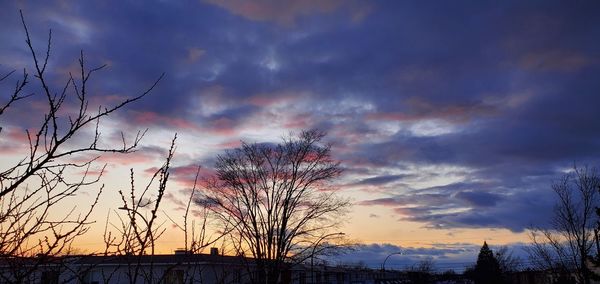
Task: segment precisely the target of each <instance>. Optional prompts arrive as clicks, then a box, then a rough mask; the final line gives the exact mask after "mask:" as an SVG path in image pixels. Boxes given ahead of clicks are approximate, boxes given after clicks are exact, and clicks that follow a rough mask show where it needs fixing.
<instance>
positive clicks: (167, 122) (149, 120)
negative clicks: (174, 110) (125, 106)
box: [133, 111, 200, 130]
mask: <svg viewBox="0 0 600 284" xmlns="http://www.w3.org/2000/svg"><path fill="white" fill-rule="evenodd" d="M133 121H134V122H135V123H137V124H142V125H157V124H158V125H164V126H168V127H174V128H176V129H185V130H200V129H199V127H198V126H197V125H196V124H195V123H193V122H192V121H189V120H185V119H181V118H176V117H168V116H164V115H161V114H158V113H155V112H151V111H142V112H135V114H134V115H133Z"/></svg>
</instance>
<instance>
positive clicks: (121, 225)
mask: <svg viewBox="0 0 600 284" xmlns="http://www.w3.org/2000/svg"><path fill="white" fill-rule="evenodd" d="M176 139H177V135H175V137H174V138H173V140H172V141H171V146H170V148H169V151H168V153H167V157H166V158H165V162H164V164H163V165H162V167H160V168H159V169H157V170H156V171H155V172H154V174H153V175H152V177H151V178H150V180H149V181H148V183H147V184H146V186H144V187H143V188H142V190H141V192H138V190H136V187H135V175H134V170H133V169H131V170H130V172H131V173H130V178H131V183H130V188H129V192H127V193H124V192H123V191H122V190H119V195H120V196H121V201H122V206H121V207H119V208H118V210H120V211H121V212H123V214H121V212H116V216H118V219H119V222H118V223H117V224H111V225H112V226H113V227H114V228H115V229H116V230H115V231H116V234H113V232H112V231H108V230H107V229H105V233H104V242H105V252H104V255H105V256H106V255H113V256H120V259H119V260H120V261H122V262H124V263H125V264H127V270H128V271H127V277H128V280H129V283H137V280H138V279H144V280H145V281H146V282H147V283H154V282H160V276H158V278H157V276H156V275H155V273H154V272H155V271H154V267H153V263H152V262H150V263H149V265H148V269H145V268H143V267H142V265H141V264H142V263H141V262H142V259H143V257H144V256H147V255H151V256H152V255H154V254H155V247H156V242H157V241H158V239H159V238H160V237H161V235H162V234H163V233H164V232H165V230H166V229H165V228H164V226H163V225H164V221H161V220H160V218H159V212H160V211H159V209H160V205H161V202H162V200H163V197H164V195H165V191H166V189H167V182H168V181H169V174H170V168H171V163H172V159H173V154H174V153H175V140H176ZM154 187H156V191H155V192H154V191H153V190H152V188H154ZM153 193H154V194H153ZM122 215H125V216H124V217H123V216H122ZM107 222H109V220H107ZM113 274H114V273H113V272H111V273H109V275H113ZM157 279H158V280H157ZM106 280H107V281H108V282H110V277H107V278H106Z"/></svg>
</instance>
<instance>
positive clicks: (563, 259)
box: [528, 167, 600, 284]
mask: <svg viewBox="0 0 600 284" xmlns="http://www.w3.org/2000/svg"><path fill="white" fill-rule="evenodd" d="M599 185H600V174H599V173H598V171H597V170H596V169H595V168H588V167H584V168H577V167H574V168H573V171H571V172H569V173H567V174H565V175H564V176H563V177H562V178H561V179H560V180H558V181H557V182H555V183H554V184H553V185H552V189H554V192H555V193H556V195H557V197H558V202H557V204H556V206H555V207H554V216H553V218H552V220H551V223H550V225H551V228H549V229H543V228H534V229H532V230H531V235H530V236H531V239H532V245H531V246H530V247H529V248H528V251H529V254H530V257H531V259H532V262H533V264H535V265H536V266H537V268H539V269H549V270H552V271H554V272H555V273H569V272H570V271H574V272H575V274H576V276H577V280H578V282H579V283H584V284H587V283H590V277H591V274H592V273H591V271H590V269H589V268H588V265H589V264H588V262H589V260H591V257H593V256H594V255H596V253H597V252H596V248H595V246H594V240H595V236H594V228H595V227H596V224H597V220H598V216H597V215H596V212H595V211H596V208H597V206H598V201H599V197H600V195H599V194H598V186H599Z"/></svg>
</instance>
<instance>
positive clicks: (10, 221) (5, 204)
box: [0, 14, 162, 283]
mask: <svg viewBox="0 0 600 284" xmlns="http://www.w3.org/2000/svg"><path fill="white" fill-rule="evenodd" d="M21 20H22V24H23V28H24V31H25V37H26V40H25V42H26V44H27V47H28V49H29V52H30V54H31V58H32V61H33V66H34V69H35V70H34V76H33V77H34V78H35V81H37V83H38V87H39V93H35V92H34V93H25V89H26V88H25V87H26V86H28V85H29V83H30V81H29V79H30V77H29V73H28V72H27V70H26V69H24V70H23V74H22V77H21V78H20V79H17V80H15V81H16V82H14V83H15V84H14V86H15V87H14V88H12V91H11V92H10V93H9V94H8V96H7V97H8V99H6V100H5V99H4V98H5V97H4V96H2V100H3V101H1V102H0V118H3V119H4V118H6V115H7V114H8V113H10V112H11V110H12V109H13V107H14V106H15V105H17V104H19V103H20V102H21V101H23V100H26V99H27V100H35V99H36V98H37V97H39V96H41V97H39V98H38V99H37V100H38V101H39V102H43V104H42V105H43V106H44V108H45V109H44V110H43V111H41V112H40V113H32V114H31V117H36V114H37V115H39V117H40V118H41V121H40V122H39V124H38V125H37V126H34V127H32V128H28V129H26V130H25V136H26V141H23V142H22V144H24V145H23V146H25V147H24V149H23V151H22V152H14V153H13V154H14V155H15V156H20V157H18V159H16V160H15V161H14V162H10V159H7V160H4V161H3V163H2V165H0V255H1V256H2V257H3V259H2V261H3V263H4V264H3V267H4V268H6V267H9V268H10V267H13V266H14V268H15V269H11V271H10V273H0V277H3V278H4V279H2V281H5V282H10V283H13V282H22V281H25V280H26V279H27V278H28V276H29V275H30V274H31V273H32V272H33V271H35V270H36V269H37V267H39V265H41V264H43V263H45V262H47V261H50V260H53V259H54V256H57V255H60V254H64V253H66V252H68V251H69V250H70V247H71V244H72V242H73V240H74V239H75V238H77V237H79V236H81V235H83V234H84V233H86V232H87V231H88V229H89V224H90V223H92V221H91V220H89V217H90V215H91V213H92V211H93V210H94V208H95V206H96V204H97V202H98V198H99V196H100V194H101V192H102V190H103V185H98V190H97V191H96V193H95V194H93V195H95V196H94V197H93V198H92V201H91V203H90V204H88V205H85V206H83V207H79V208H78V207H77V205H74V204H73V203H72V202H70V200H71V199H72V197H73V196H75V195H76V194H77V193H78V192H80V191H81V189H83V188H87V187H90V186H94V185H97V184H98V183H99V181H100V177H101V176H102V175H103V173H104V167H102V166H101V167H99V170H98V171H97V172H96V169H97V166H95V165H94V161H95V160H96V159H97V158H98V157H95V158H89V156H86V155H84V154H90V153H97V154H98V155H99V154H101V153H107V152H110V153H129V152H131V151H133V150H134V149H135V148H136V146H137V145H138V143H139V141H140V140H141V138H142V137H143V135H144V133H145V132H138V133H137V135H135V137H134V138H133V139H132V140H131V141H130V143H126V138H125V135H124V134H122V135H121V137H122V144H121V145H118V144H117V146H108V147H104V146H103V145H104V144H106V143H102V141H101V139H100V136H101V133H100V131H99V124H100V121H101V120H103V119H105V118H106V117H107V116H109V115H110V114H111V113H113V112H115V111H117V110H119V109H121V108H123V107H125V106H127V105H129V104H131V103H133V102H135V101H137V100H139V99H141V98H142V97H144V96H145V95H146V94H148V93H149V92H150V91H151V90H152V89H153V88H154V86H156V84H157V83H158V81H159V80H160V78H162V76H161V77H160V78H159V79H158V80H157V81H155V82H154V84H153V85H152V86H151V87H150V88H149V89H147V90H146V91H144V92H142V93H141V94H139V95H137V96H135V97H132V98H130V99H126V100H123V101H121V102H120V103H117V104H115V105H114V106H111V107H102V106H99V107H98V109H97V110H89V109H88V106H89V102H90V98H89V95H90V94H89V90H90V88H89V80H90V79H91V77H92V75H93V74H95V73H96V72H97V71H99V70H101V69H102V68H103V67H104V66H100V67H96V68H91V69H90V68H88V67H87V66H86V65H85V60H84V55H83V52H81V54H80V58H79V73H80V74H79V78H77V75H73V74H69V78H68V79H67V80H66V83H65V84H64V85H62V86H52V85H51V84H50V82H52V80H49V79H47V73H48V70H49V69H47V67H49V64H48V63H49V62H48V61H49V58H50V51H51V49H50V48H51V39H52V33H51V32H50V33H49V36H48V41H47V48H46V52H45V54H43V55H41V56H40V54H39V53H37V52H36V51H35V49H34V47H33V44H32V39H31V37H30V35H29V31H28V28H27V25H26V22H25V19H24V17H23V15H22V14H21ZM13 75H14V71H12V72H9V73H8V74H6V75H4V76H2V75H0V82H6V81H8V80H9V79H10V78H11V77H12V76H13ZM9 115H10V114H9ZM1 125H2V127H0V135H5V132H6V131H5V130H6V128H7V127H9V126H7V125H6V124H5V123H4V122H3V123H1ZM86 139H87V140H86ZM4 141H9V143H10V142H11V141H10V140H9V139H5V140H4ZM12 142H14V141H12ZM113 145H114V144H113ZM7 161H8V162H7ZM59 208H60V210H59ZM65 212H66V213H65ZM33 256H37V257H35V258H33Z"/></svg>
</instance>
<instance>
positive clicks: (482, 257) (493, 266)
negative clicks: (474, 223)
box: [472, 242, 503, 284]
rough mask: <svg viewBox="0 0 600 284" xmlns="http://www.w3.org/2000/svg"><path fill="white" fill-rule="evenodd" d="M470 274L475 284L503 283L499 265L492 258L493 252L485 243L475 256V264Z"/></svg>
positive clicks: (494, 258)
mask: <svg viewBox="0 0 600 284" xmlns="http://www.w3.org/2000/svg"><path fill="white" fill-rule="evenodd" d="M472 273H473V274H472V275H473V280H474V281H475V283H476V284H478V283H491V284H493V283H503V281H502V271H501V269H500V264H499V263H498V260H497V259H496V257H495V256H494V252H493V251H492V250H491V249H490V248H489V247H488V245H487V242H483V246H482V247H481V250H480V251H479V255H478V256H477V264H476V265H475V269H474V270H473V272H472Z"/></svg>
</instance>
